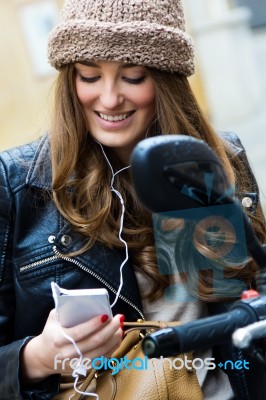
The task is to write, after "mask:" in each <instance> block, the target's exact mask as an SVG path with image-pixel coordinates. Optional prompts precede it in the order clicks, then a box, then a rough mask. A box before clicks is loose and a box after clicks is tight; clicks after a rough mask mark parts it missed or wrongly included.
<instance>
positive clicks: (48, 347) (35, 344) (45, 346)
mask: <svg viewBox="0 0 266 400" xmlns="http://www.w3.org/2000/svg"><path fill="white" fill-rule="evenodd" d="M123 320H124V316H122V315H121V314H118V315H116V316H115V317H114V318H113V319H112V320H108V319H106V316H97V317H95V318H92V319H91V320H89V321H87V322H84V323H82V324H79V325H76V326H74V327H72V328H62V329H63V330H64V332H65V333H66V334H67V335H68V336H70V337H71V338H72V339H74V341H75V342H76V344H77V346H78V348H79V350H80V351H81V353H82V355H83V358H86V360H87V359H91V360H92V359H94V358H97V357H101V356H104V357H110V356H111V354H112V353H113V352H114V350H115V349H117V348H118V347H119V345H120V343H121V341H122V333H123V332H122V329H121V328H122V323H123ZM78 358H79V356H78V354H77V352H76V350H75V348H74V346H73V344H72V343H71V342H70V341H69V340H68V339H67V338H65V337H64V335H63V334H62V331H61V326H60V323H59V322H58V320H57V318H56V311H55V309H53V310H52V311H51V312H50V314H49V317H48V319H47V321H46V324H45V327H44V329H43V332H42V333H41V334H40V335H39V336H36V337H35V338H33V339H32V340H30V341H29V342H28V343H27V344H26V346H25V347H24V348H23V350H22V354H21V368H20V370H21V377H22V379H23V381H24V382H27V383H29V382H32V383H34V382H37V381H40V380H42V379H44V378H46V377H48V376H49V375H52V374H72V373H73V362H72V363H71V366H70V361H71V360H73V359H78ZM71 367H72V368H71Z"/></svg>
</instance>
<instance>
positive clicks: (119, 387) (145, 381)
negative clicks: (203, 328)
mask: <svg viewBox="0 0 266 400" xmlns="http://www.w3.org/2000/svg"><path fill="white" fill-rule="evenodd" d="M170 325H176V323H173V324H168V323H164V322H154V321H145V322H136V323H135V322H131V323H125V327H128V328H129V329H128V330H126V335H125V337H124V339H123V342H122V344H121V345H120V347H119V348H118V349H117V350H116V351H115V352H114V354H113V355H112V358H117V359H118V360H119V359H120V358H123V357H124V356H127V359H130V360H133V359H136V358H138V359H140V360H139V362H138V365H141V364H142V363H141V360H143V363H144V357H145V356H144V354H143V352H142V349H141V341H142V339H143V337H144V335H145V334H146V333H149V332H151V331H154V330H155V329H158V328H165V327H167V326H170ZM186 356H187V357H188V359H192V358H191V357H192V355H191V354H186ZM172 358H179V359H184V354H181V355H180V354H179V355H177V356H176V357H172ZM140 363H141V364H140ZM78 388H79V390H81V391H84V392H85V391H86V392H93V393H97V394H98V396H99V400H125V399H126V400H137V399H147V400H159V399H160V400H203V394H202V391H201V388H200V386H199V383H198V380H197V377H196V371H195V370H188V369H187V368H186V367H183V368H181V369H175V368H171V367H170V365H169V363H168V362H166V360H165V361H160V362H158V360H149V368H148V369H144V370H138V369H133V368H132V369H127V368H123V369H121V370H120V371H119V372H118V373H117V374H115V375H112V370H111V369H110V370H104V371H103V372H99V371H96V370H89V374H88V376H87V377H86V378H85V380H84V381H83V382H82V383H81V384H80V385H78ZM74 393H75V394H74ZM70 396H71V400H81V399H90V398H91V399H94V397H90V396H85V395H80V394H78V393H76V392H75V391H74V390H73V378H72V385H71V383H70V382H68V383H62V385H61V391H60V393H59V394H58V395H57V396H56V397H55V399H56V400H59V399H60V400H68V399H69V398H70Z"/></svg>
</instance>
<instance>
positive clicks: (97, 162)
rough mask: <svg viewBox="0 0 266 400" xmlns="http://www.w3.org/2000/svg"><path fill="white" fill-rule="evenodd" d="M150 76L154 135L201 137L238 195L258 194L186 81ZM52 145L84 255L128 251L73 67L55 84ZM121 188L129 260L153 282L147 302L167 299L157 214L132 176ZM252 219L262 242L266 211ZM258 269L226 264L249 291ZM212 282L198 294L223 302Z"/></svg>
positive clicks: (60, 193) (59, 202)
mask: <svg viewBox="0 0 266 400" xmlns="http://www.w3.org/2000/svg"><path fill="white" fill-rule="evenodd" d="M148 71H149V74H150V75H151V77H152V78H153V80H154V84H155V93H156V95H155V102H156V120H155V121H154V125H153V126H154V129H153V133H152V134H153V135H158V134H177V133H182V134H185V135H189V136H193V137H195V138H198V139H203V140H204V141H205V142H207V143H208V144H209V146H210V147H211V148H212V149H213V150H214V151H215V152H216V153H217V155H218V157H219V158H220V160H221V162H222V164H223V166H224V169H225V171H226V174H227V176H228V179H229V181H230V183H231V185H232V186H234V185H236V187H237V188H238V190H239V191H252V190H251V189H250V176H249V173H248V171H247V170H246V164H245V162H244V161H243V160H241V159H238V158H237V157H235V156H234V154H233V153H232V151H231V149H230V145H229V144H228V143H227V142H226V141H224V140H223V139H221V138H220V137H219V136H218V135H217V134H216V133H215V132H214V130H213V128H212V127H211V126H210V124H209V123H208V122H207V119H206V118H205V116H204V115H203V113H202V112H201V110H200V108H199V105H198V103H197V101H196V99H195V96H194V94H193V92H192V90H191V88H190V85H189V82H188V80H187V78H185V77H183V76H180V75H178V74H176V73H169V72H162V71H159V70H155V69H148ZM50 141H51V158H52V171H53V183H52V184H53V199H54V201H55V203H56V206H57V208H58V210H59V211H60V213H61V214H62V215H63V217H64V218H65V219H66V220H67V221H68V222H69V223H70V224H71V225H72V226H73V228H74V229H76V230H77V231H78V232H80V233H81V234H82V235H83V236H84V246H83V247H82V248H81V249H80V250H79V251H78V253H84V252H86V251H88V250H89V249H90V248H91V247H92V246H93V245H94V244H95V243H96V242H100V243H102V244H103V245H105V246H107V247H109V248H116V249H121V251H122V249H123V247H124V245H123V243H121V241H119V239H118V231H119V220H120V216H121V207H120V203H119V200H118V198H117V196H115V195H114V194H113V193H112V192H111V191H110V181H111V172H110V169H109V168H107V164H106V160H105V159H104V157H103V154H102V151H101V149H100V147H99V145H98V144H97V143H96V142H95V141H94V140H92V138H91V136H90V134H89V132H88V131H87V127H86V119H85V116H84V114H83V111H82V107H81V105H80V103H79V101H78V97H77V93H76V88H75V68H74V65H73V64H70V65H67V66H65V67H63V68H62V70H61V71H60V72H59V75H58V78H57V81H56V85H55V98H54V116H53V123H52V129H51V132H50ZM105 151H106V154H107V155H108V158H109V160H110V162H111V164H112V167H113V169H114V170H118V169H120V168H121V167H123V165H121V163H120V162H119V160H118V159H117V158H116V157H115V155H114V154H113V153H112V151H111V149H107V148H106V149H105ZM115 187H116V189H117V190H118V191H119V192H120V193H121V195H122V196H123V199H124V200H125V206H126V212H125V218H124V228H123V238H124V239H125V240H126V241H127V243H128V247H129V256H130V261H131V263H132V265H133V266H134V267H135V268H136V269H138V270H140V271H142V272H143V273H144V274H146V275H148V276H149V277H150V278H151V281H152V285H151V286H152V287H151V290H150V293H149V295H148V300H150V301H152V300H153V299H156V298H159V297H161V296H162V295H163V293H164V291H165V289H166V287H167V286H169V284H170V283H171V282H173V276H172V275H171V274H169V275H162V274H161V273H160V272H159V270H158V263H157V257H156V250H155V243H154V233H153V222H152V216H151V214H150V213H149V212H148V211H146V210H145V209H144V208H143V207H142V206H141V204H140V202H139V200H138V198H137V196H136V194H135V192H134V188H133V185H132V183H131V180H130V174H129V172H128V171H123V172H122V173H121V174H119V175H117V177H116V180H115ZM250 218H251V220H252V224H253V227H254V229H255V231H256V233H257V235H258V237H259V239H260V240H261V241H262V242H263V241H264V239H265V225H264V218H263V214H262V210H261V208H260V206H258V207H257V209H256V211H255V213H254V214H250ZM75 254H77V253H75ZM72 255H73V254H72ZM255 271H256V267H255V265H254V263H253V262H248V263H245V265H243V266H241V267H239V266H237V267H236V266H234V265H233V266H231V267H228V268H227V269H226V271H225V274H227V275H228V276H230V278H232V277H233V278H237V279H243V280H244V281H245V283H246V284H247V285H248V286H249V285H252V283H253V280H254V274H255ZM212 284H213V283H212V279H211V277H210V276H209V275H208V274H199V279H198V290H197V297H198V298H200V299H203V300H209V301H217V300H221V298H219V299H217V298H214V297H213V296H212V295H211V287H212Z"/></svg>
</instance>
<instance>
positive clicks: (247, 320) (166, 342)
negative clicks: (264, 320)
mask: <svg viewBox="0 0 266 400" xmlns="http://www.w3.org/2000/svg"><path fill="white" fill-rule="evenodd" d="M255 321H257V316H256V313H255V312H254V311H253V310H252V308H251V307H249V306H245V304H244V305H243V304H240V306H239V307H235V308H234V309H232V310H231V311H229V312H227V313H223V314H219V315H215V316H213V317H207V318H202V319H199V320H195V321H192V322H189V323H186V324H184V325H178V326H175V327H171V328H165V329H160V330H158V331H156V332H153V333H151V334H149V335H147V336H146V337H145V338H144V339H143V342H142V348H143V352H144V354H145V355H147V356H148V357H160V356H165V357H166V356H171V355H175V354H179V353H186V352H189V351H191V350H196V349H200V348H208V347H212V346H214V345H218V344H223V343H226V342H229V341H231V335H232V333H233V332H234V331H235V330H236V329H237V328H241V327H243V326H246V325H248V324H251V323H253V322H255Z"/></svg>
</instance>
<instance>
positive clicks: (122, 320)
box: [120, 315, 125, 329]
mask: <svg viewBox="0 0 266 400" xmlns="http://www.w3.org/2000/svg"><path fill="white" fill-rule="evenodd" d="M124 321H125V316H124V315H121V317H120V328H121V329H123V327H124Z"/></svg>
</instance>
